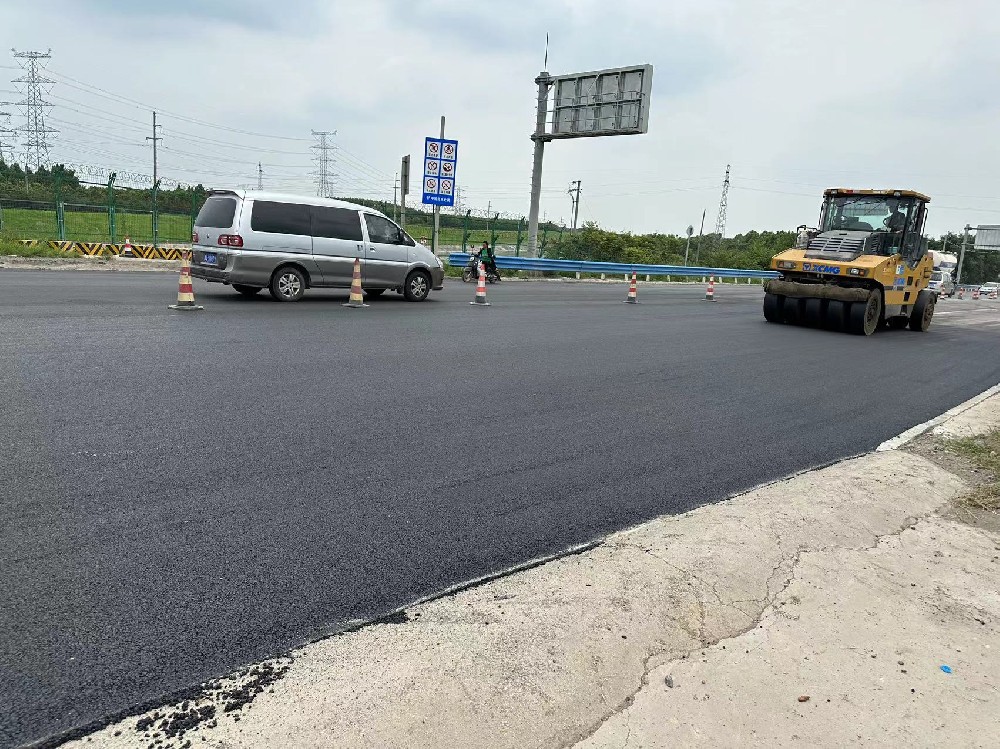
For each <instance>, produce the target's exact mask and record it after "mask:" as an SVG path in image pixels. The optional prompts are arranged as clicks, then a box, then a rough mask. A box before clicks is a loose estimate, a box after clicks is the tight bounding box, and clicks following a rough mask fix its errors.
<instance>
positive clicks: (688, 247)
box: [684, 224, 694, 266]
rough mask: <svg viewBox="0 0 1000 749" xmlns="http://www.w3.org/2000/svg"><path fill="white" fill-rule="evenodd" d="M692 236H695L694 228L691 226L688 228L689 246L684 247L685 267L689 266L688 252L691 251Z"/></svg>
mask: <svg viewBox="0 0 1000 749" xmlns="http://www.w3.org/2000/svg"><path fill="white" fill-rule="evenodd" d="M692 234H694V227H693V226H691V225H690V224H689V225H688V228H687V235H688V241H687V244H686V245H684V265H685V266H686V265H687V264H688V252H689V251H690V250H691V235H692Z"/></svg>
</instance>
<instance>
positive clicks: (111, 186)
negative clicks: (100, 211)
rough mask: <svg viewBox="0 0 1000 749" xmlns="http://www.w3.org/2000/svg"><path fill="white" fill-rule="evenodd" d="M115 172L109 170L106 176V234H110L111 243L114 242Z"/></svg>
mask: <svg viewBox="0 0 1000 749" xmlns="http://www.w3.org/2000/svg"><path fill="white" fill-rule="evenodd" d="M115 218H116V217H115V173H114V172H111V176H110V177H108V234H110V235H111V236H110V239H111V244H114V243H115V234H116V228H117V227H116V226H115Z"/></svg>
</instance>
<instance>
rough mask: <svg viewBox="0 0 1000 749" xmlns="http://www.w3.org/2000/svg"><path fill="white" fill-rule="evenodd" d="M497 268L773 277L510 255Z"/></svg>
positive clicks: (453, 261) (454, 261)
mask: <svg viewBox="0 0 1000 749" xmlns="http://www.w3.org/2000/svg"><path fill="white" fill-rule="evenodd" d="M468 262H469V253H467V252H452V253H451V254H450V255H448V265H452V266H458V267H464V266H465V265H467V264H468ZM497 267H498V268H505V269H507V270H534V271H557V272H561V273H607V274H618V275H621V274H625V273H632V272H633V271H635V272H636V273H637V274H639V275H647V276H698V277H701V276H706V277H707V276H715V277H716V278H761V279H763V278H777V277H778V274H777V273H776V272H774V271H771V270H744V269H741V268H698V267H691V266H684V265H645V264H641V263H599V262H595V261H592V260H556V259H554V258H537V257H511V256H510V255H497Z"/></svg>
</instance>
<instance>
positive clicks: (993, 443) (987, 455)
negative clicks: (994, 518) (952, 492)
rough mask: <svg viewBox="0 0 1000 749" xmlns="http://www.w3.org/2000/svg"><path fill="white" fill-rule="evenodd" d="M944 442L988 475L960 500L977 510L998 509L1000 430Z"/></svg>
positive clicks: (999, 500)
mask: <svg viewBox="0 0 1000 749" xmlns="http://www.w3.org/2000/svg"><path fill="white" fill-rule="evenodd" d="M945 444H946V446H947V448H948V449H949V450H950V451H951V452H953V453H955V454H956V455H959V456H961V457H963V458H965V459H966V460H968V461H970V462H971V463H972V464H973V465H975V466H976V468H979V469H980V470H983V471H986V472H987V473H988V474H989V476H990V480H989V481H988V482H987V483H985V484H984V485H983V486H980V487H977V489H976V490H975V491H973V493H972V494H970V495H969V496H967V497H965V498H964V499H963V500H962V501H963V502H964V503H965V504H966V505H969V506H970V507H974V508H976V509H978V510H990V511H1000V431H996V432H990V433H989V434H985V435H983V436H981V437H969V438H967V439H960V440H948V441H947V442H946V443H945Z"/></svg>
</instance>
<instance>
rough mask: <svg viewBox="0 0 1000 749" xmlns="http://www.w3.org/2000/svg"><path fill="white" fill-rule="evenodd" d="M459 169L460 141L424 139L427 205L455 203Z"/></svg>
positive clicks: (425, 198)
mask: <svg viewBox="0 0 1000 749" xmlns="http://www.w3.org/2000/svg"><path fill="white" fill-rule="evenodd" d="M457 169H458V141H457V140H444V139H443V138H425V139H424V199H423V201H422V202H423V203H424V204H425V205H438V206H453V205H455V173H456V171H457Z"/></svg>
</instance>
